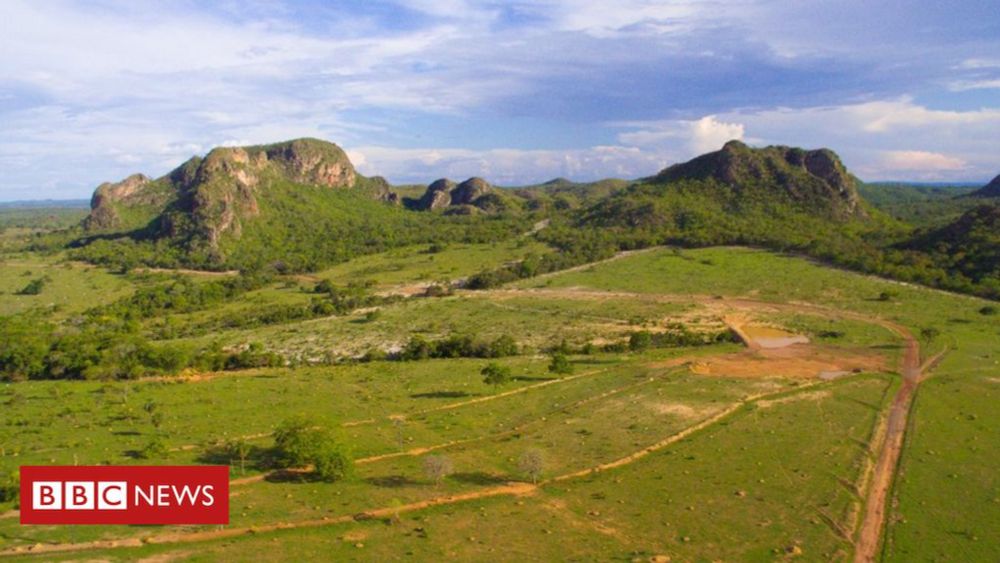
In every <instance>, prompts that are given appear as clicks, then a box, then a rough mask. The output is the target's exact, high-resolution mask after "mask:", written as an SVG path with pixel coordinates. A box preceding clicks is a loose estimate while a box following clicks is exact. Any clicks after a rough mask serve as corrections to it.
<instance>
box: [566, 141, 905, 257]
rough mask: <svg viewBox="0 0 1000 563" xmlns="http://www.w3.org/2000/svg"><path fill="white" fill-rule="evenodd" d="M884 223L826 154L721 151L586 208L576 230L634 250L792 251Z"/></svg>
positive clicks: (735, 147) (731, 147) (735, 146)
mask: <svg viewBox="0 0 1000 563" xmlns="http://www.w3.org/2000/svg"><path fill="white" fill-rule="evenodd" d="M887 223H889V221H888V220H886V219H885V218H884V217H883V216H882V215H881V214H880V213H878V212H877V211H875V210H873V209H870V208H869V206H867V205H866V204H865V203H864V201H863V200H862V199H861V197H860V196H859V195H858V192H857V187H856V180H855V178H854V177H853V176H851V175H850V174H849V173H848V172H847V170H846V169H845V168H844V166H843V164H841V162H840V159H839V158H838V157H837V155H836V154H835V153H833V152H832V151H830V150H826V149H821V150H816V151H805V150H802V149H798V148H789V147H767V148H762V149H754V148H750V147H748V146H747V145H745V144H743V143H741V142H739V141H731V142H729V143H727V144H726V145H725V147H723V148H722V149H721V150H719V151H716V152H713V153H709V154H706V155H702V156H700V157H697V158H695V159H693V160H691V161H688V162H685V163H681V164H676V165H673V166H671V167H669V168H667V169H665V170H663V171H662V172H660V173H659V174H657V175H656V176H654V177H652V178H647V179H645V180H643V181H640V182H638V183H636V184H634V185H632V186H630V187H628V188H626V189H624V190H621V191H619V192H616V193H614V194H612V195H611V196H609V197H607V198H605V199H604V200H602V201H600V202H598V203H596V204H595V205H593V206H591V207H589V208H587V209H585V210H583V211H582V213H581V214H580V216H579V219H578V222H577V224H578V225H579V226H581V227H592V228H599V229H603V230H607V231H610V232H613V233H617V235H618V236H619V237H623V238H625V239H630V240H633V241H634V243H633V245H640V246H645V245H648V244H661V243H667V242H670V243H682V244H696V245H710V244H732V243H741V244H764V245H767V246H778V247H782V248H794V247H802V246H808V245H810V244H817V243H821V242H828V241H835V240H838V239H843V238H844V237H845V236H850V235H852V234H854V233H858V232H864V231H870V230H873V229H875V228H880V227H882V226H885V225H886V224H887Z"/></svg>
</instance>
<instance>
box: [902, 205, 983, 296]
mask: <svg viewBox="0 0 1000 563" xmlns="http://www.w3.org/2000/svg"><path fill="white" fill-rule="evenodd" d="M901 246H902V247H904V248H907V249H911V250H917V251H920V252H923V253H926V254H927V255H928V257H929V259H930V260H931V261H932V262H933V263H934V264H935V265H937V266H938V267H940V268H944V269H945V270H947V272H948V274H949V275H950V276H951V277H952V278H953V279H954V280H955V281H956V283H962V284H965V286H966V287H965V288H964V289H965V290H966V291H972V290H973V289H974V288H973V287H972V284H979V285H982V286H984V287H988V288H991V290H992V292H993V295H994V296H997V295H1000V204H996V203H992V204H984V205H979V206H977V207H975V208H973V209H971V210H969V211H967V212H965V213H964V214H962V216H961V217H959V218H958V219H956V220H955V221H953V222H951V223H949V224H947V225H945V226H943V227H939V228H935V229H927V230H924V231H920V232H918V233H917V234H916V235H915V236H914V237H913V238H912V239H911V240H909V241H907V242H906V243H905V244H903V245H901Z"/></svg>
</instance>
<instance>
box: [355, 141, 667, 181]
mask: <svg viewBox="0 0 1000 563" xmlns="http://www.w3.org/2000/svg"><path fill="white" fill-rule="evenodd" d="M348 155H349V156H351V159H352V162H354V163H355V165H356V166H357V167H358V169H359V170H360V171H361V172H362V173H364V174H369V175H375V174H378V175H381V176H385V177H387V178H389V179H390V180H391V181H393V182H395V183H421V184H426V183H428V182H430V181H433V180H435V179H437V178H441V177H448V178H452V179H457V180H464V179H465V178H468V177H471V176H482V177H485V178H487V179H488V180H489V181H491V182H493V183H496V184H500V185H505V186H519V185H527V184H535V183H541V182H544V181H546V180H550V179H552V178H556V177H566V178H571V179H574V180H581V181H588V180H598V179H601V178H611V177H614V178H636V177H639V176H646V175H650V174H652V173H654V172H656V171H658V170H660V169H661V168H663V167H664V166H665V165H666V161H665V159H663V158H662V156H660V155H658V154H655V153H650V152H647V151H643V150H640V149H638V148H636V147H624V146H594V147H589V148H585V149H575V150H524V149H488V150H469V149H457V148H436V149H398V148H392V147H375V146H367V147H357V148H351V149H349V150H348Z"/></svg>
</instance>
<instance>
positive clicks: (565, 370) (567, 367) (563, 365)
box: [549, 352, 573, 375]
mask: <svg viewBox="0 0 1000 563" xmlns="http://www.w3.org/2000/svg"><path fill="white" fill-rule="evenodd" d="M549 371H550V372H552V373H558V374H562V375H567V374H570V373H573V364H571V363H570V361H569V358H568V357H566V354H563V353H562V352H556V353H554V354H552V361H551V362H549Z"/></svg>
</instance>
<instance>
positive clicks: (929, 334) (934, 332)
mask: <svg viewBox="0 0 1000 563" xmlns="http://www.w3.org/2000/svg"><path fill="white" fill-rule="evenodd" d="M940 334H941V331H940V330H938V329H936V328H934V327H932V326H931V327H927V328H922V329H920V337H921V338H923V339H924V341H925V342H930V341H931V340H934V339H935V338H937V337H938V336H939V335H940Z"/></svg>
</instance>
